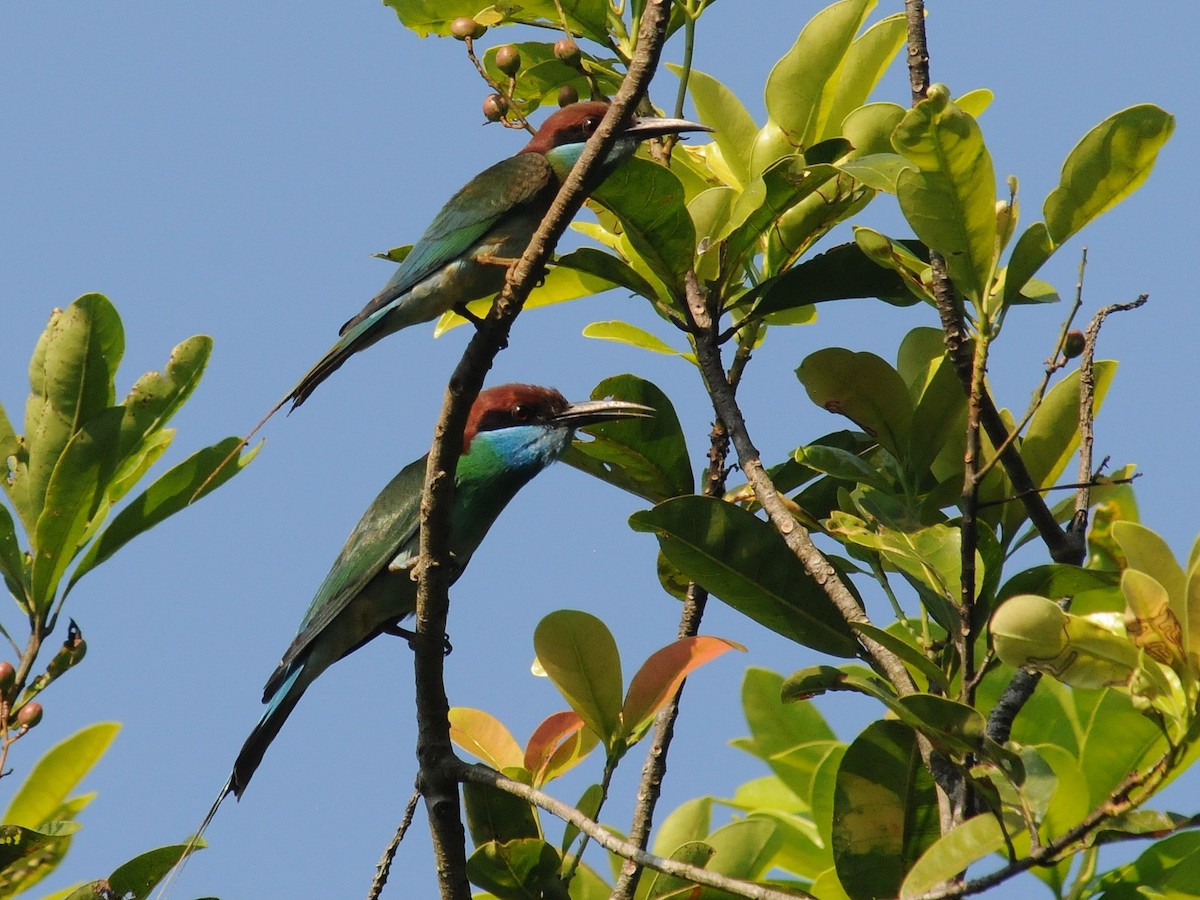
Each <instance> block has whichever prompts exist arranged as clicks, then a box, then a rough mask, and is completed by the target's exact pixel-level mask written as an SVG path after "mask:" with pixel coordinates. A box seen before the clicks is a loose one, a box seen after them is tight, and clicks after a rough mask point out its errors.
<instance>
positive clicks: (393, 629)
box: [380, 624, 454, 656]
mask: <svg viewBox="0 0 1200 900" xmlns="http://www.w3.org/2000/svg"><path fill="white" fill-rule="evenodd" d="M380 630H381V631H382V632H383V633H384V634H388V635H391V636H392V637H398V638H404V640H406V641H408V646H409V647H410V648H411V649H413V650H414V651H415V650H416V649H417V648H416V643H417V641H419V640H421V638H422V637H423V635H422V634H421V633H420V632H419V631H410V630H409V629H407V628H402V627H401V626H399V625H394V624H393V625H384V626H383V628H382V629H380ZM453 650H454V647H453V646H452V645H451V644H450V637H449V635H445V634H443V635H442V656H449V655H450V653H451V651H453Z"/></svg>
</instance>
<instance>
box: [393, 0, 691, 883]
mask: <svg viewBox="0 0 1200 900" xmlns="http://www.w3.org/2000/svg"><path fill="white" fill-rule="evenodd" d="M669 12H670V4H669V2H668V0H650V2H648V3H647V4H646V9H645V12H644V14H643V16H642V27H641V32H640V34H639V39H638V50H637V53H635V54H634V58H633V60H632V61H631V63H630V65H629V70H628V73H627V74H626V76H625V79H624V81H623V82H622V83H621V88H620V90H619V91H618V92H617V95H616V97H614V98H613V101H612V105H611V106H610V107H609V110H608V113H607V114H606V115H605V117H604V120H603V121H602V122H601V123H600V126H599V127H598V128H597V129H596V133H595V134H594V135H593V136H592V137H591V138H590V139H589V140H588V142H587V146H586V147H585V148H584V151H583V154H582V155H581V156H580V159H579V162H578V163H577V164H576V165H575V167H574V169H572V171H571V174H570V176H568V178H567V180H566V181H565V182H564V184H563V186H562V188H561V189H560V190H559V192H558V196H557V197H555V199H554V203H553V204H552V205H551V207H550V209H549V211H548V212H547V213H546V216H545V218H544V219H543V220H542V223H541V225H540V226H539V227H538V230H537V231H536V232H535V233H534V235H533V238H532V239H531V240H530V242H529V246H528V248H526V250H525V253H524V254H523V255H522V256H521V259H520V261H519V262H517V264H516V265H515V266H513V267H512V268H511V269H510V270H509V273H508V277H507V279H506V283H505V287H504V290H503V291H502V292H501V294H500V296H499V297H498V298H497V300H496V302H495V303H494V304H493V305H492V309H491V312H490V313H489V314H488V317H487V319H486V321H485V322H484V323H483V324H482V325H481V326H480V327H479V329H478V330H477V332H476V334H475V335H474V336H473V337H472V338H471V341H470V343H469V344H468V345H467V349H466V351H465V352H464V353H463V357H462V359H461V360H460V362H459V364H458V366H457V367H456V368H455V370H454V374H453V375H452V376H451V378H450V383H449V384H448V385H447V387H446V394H445V398H444V399H443V402H442V412H441V415H440V417H439V419H438V423H437V426H436V428H435V430H434V441H433V447H432V448H431V449H430V453H429V461H428V464H427V466H426V470H425V486H424V489H423V491H422V495H421V546H420V556H419V559H418V563H417V569H416V572H417V577H418V579H419V584H418V586H417V633H418V635H419V636H420V639H418V640H417V641H416V642H415V648H414V649H415V652H414V668H415V675H416V677H415V680H416V695H417V723H418V737H417V757H418V760H419V763H420V775H419V778H418V783H419V786H420V789H421V793H422V795H423V796H424V798H425V805H426V808H427V810H428V812H429V820H430V831H431V834H432V837H433V843H434V856H435V863H436V866H437V872H438V882H439V884H440V886H441V893H442V896H443V897H444V898H455V900H460V898H461V900H466V898H468V897H469V896H470V888H469V886H468V883H467V877H466V846H465V845H466V835H465V832H464V829H463V824H462V815H461V811H460V808H459V800H458V785H457V782H456V781H455V780H454V777H453V772H454V766H455V764H456V763H457V759H456V757H455V756H454V751H453V749H452V747H451V745H450V734H449V720H448V714H449V703H448V702H447V699H446V694H445V688H444V686H443V679H442V672H443V668H442V667H443V656H442V645H443V638H444V635H445V633H446V615H447V611H448V608H449V599H448V590H449V585H450V580H451V560H450V556H449V541H450V515H451V510H452V508H453V502H454V478H453V477H452V474H451V473H453V472H454V471H455V469H456V467H457V464H458V458H459V456H460V455H461V452H462V434H463V429H464V427H465V425H466V419H467V414H468V413H469V411H470V408H471V404H472V403H473V402H474V400H475V398H476V397H477V396H478V394H479V390H480V388H481V387H482V386H483V379H484V376H485V375H486V374H487V372H488V370H489V369H490V368H491V366H492V361H493V360H494V359H495V357H496V354H497V353H499V352H500V350H501V349H502V348H503V347H504V346H505V344H506V343H507V338H508V332H509V329H510V328H511V325H512V321H513V319H515V318H516V316H517V314H518V313H519V312H520V311H521V308H522V306H523V304H524V302H525V298H526V297H527V296H528V295H529V292H530V290H532V287H533V283H534V281H535V280H536V278H537V276H538V274H540V273H541V272H542V270H543V269H544V267H545V263H546V260H547V259H548V258H549V255H550V252H551V250H552V248H553V247H554V244H555V243H556V242H557V241H558V239H559V237H561V235H562V233H563V232H564V231H565V230H566V228H567V225H568V224H569V222H570V220H571V218H572V217H573V216H574V215H575V213H576V212H577V211H578V210H579V207H580V206H581V205H582V204H583V201H584V199H585V185H586V184H587V179H588V175H589V173H590V172H592V171H594V169H595V167H596V165H597V164H598V163H599V162H600V160H602V159H603V158H604V156H605V155H606V154H607V152H608V150H609V148H610V147H612V145H613V142H614V140H615V137H616V132H617V127H618V125H620V124H621V123H622V122H623V121H624V120H625V119H626V118H627V115H628V111H629V110H630V109H632V107H633V105H634V104H635V103H636V101H637V99H638V98H639V97H640V96H641V94H642V93H643V92H644V91H645V88H646V86H647V85H648V84H649V82H650V78H651V77H652V75H653V74H654V70H655V68H656V66H657V63H658V57H659V54H660V52H661V49H662V44H663V41H664V40H665V37H666V25H667V19H668V15H669Z"/></svg>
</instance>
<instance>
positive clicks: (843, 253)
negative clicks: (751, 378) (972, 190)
mask: <svg viewBox="0 0 1200 900" xmlns="http://www.w3.org/2000/svg"><path fill="white" fill-rule="evenodd" d="M900 243H902V244H904V245H905V246H907V247H909V248H910V249H911V250H912V251H913V252H914V253H918V254H920V253H922V252H924V254H925V257H926V259H928V256H929V251H928V250H925V248H924V245H922V244H921V243H920V242H919V241H901V242H900ZM858 297H876V298H878V299H880V300H882V301H884V302H885V303H890V304H892V305H893V306H911V305H912V304H914V303H916V302H917V301H918V300H919V299H920V298H919V297H917V296H915V295H914V294H913V293H912V292H911V291H910V290H909V289H908V287H907V284H906V282H905V281H904V279H902V278H901V277H900V276H899V275H897V274H896V273H895V272H894V271H891V270H888V269H884V268H881V267H879V266H875V265H872V264H871V261H870V259H869V258H868V257H867V255H866V254H865V253H863V251H862V249H861V248H860V247H859V246H858V245H857V244H838V245H837V246H836V247H831V248H830V249H828V250H826V251H825V252H824V253H821V254H818V255H817V256H814V257H813V258H812V259H807V260H805V261H803V262H801V263H798V264H797V265H795V266H793V267H792V268H790V269H788V270H787V271H785V272H784V273H783V274H781V275H776V276H775V277H774V278H769V279H767V280H766V281H764V282H763V283H762V284H760V285H758V287H756V288H754V289H753V290H752V291H749V292H748V293H747V294H746V296H745V297H742V298H741V299H740V300H739V304H748V303H751V302H753V303H754V304H755V305H754V307H753V310H752V313H751V314H752V315H754V316H767V315H771V314H772V313H777V312H782V311H784V310H790V309H795V308H797V307H800V306H806V305H808V304H810V303H824V302H827V301H830V300H848V299H852V298H858Z"/></svg>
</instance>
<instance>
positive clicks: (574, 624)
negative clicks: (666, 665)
mask: <svg viewBox="0 0 1200 900" xmlns="http://www.w3.org/2000/svg"><path fill="white" fill-rule="evenodd" d="M533 646H534V650H535V651H536V652H537V657H538V660H539V661H540V662H541V664H542V668H543V669H545V671H546V674H547V675H548V676H549V677H550V680H551V681H553V682H554V686H555V687H557V688H558V690H559V692H560V693H561V694H562V695H563V697H564V698H565V699H566V701H567V703H568V704H569V705H570V707H571V708H572V709H573V710H575V712H577V713H579V717H580V718H581V719H583V721H584V722H586V723H587V726H588V727H589V728H590V729H592V731H594V732H595V733H596V735H597V736H598V737H599V738H600V739H601V740H602V741H604V743H605V746H607V747H609V748H611V747H612V746H613V743H612V742H613V740H614V738H616V737H617V736H618V735H619V734H620V732H621V693H622V687H623V685H622V683H621V657H620V654H619V653H618V652H617V644H616V641H614V640H613V636H612V632H610V631H609V630H608V628H607V626H605V624H604V623H603V622H601V621H600V620H599V619H597V618H596V617H595V616H593V615H591V614H590V613H585V612H581V611H579V610H573V609H562V610H558V611H556V612H552V613H550V615H548V616H546V617H545V618H544V619H542V621H541V622H539V623H538V626H537V629H536V630H535V631H534V633H533Z"/></svg>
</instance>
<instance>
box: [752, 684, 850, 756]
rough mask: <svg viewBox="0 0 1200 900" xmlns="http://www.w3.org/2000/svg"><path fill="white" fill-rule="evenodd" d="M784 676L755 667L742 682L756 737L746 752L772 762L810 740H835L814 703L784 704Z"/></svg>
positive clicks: (754, 736) (753, 732) (753, 733)
mask: <svg viewBox="0 0 1200 900" xmlns="http://www.w3.org/2000/svg"><path fill="white" fill-rule="evenodd" d="M783 683H784V679H783V676H781V675H779V674H777V673H775V672H771V671H768V670H767V669H760V668H757V667H754V666H751V667H750V668H749V669H747V670H746V674H745V676H744V678H743V679H742V697H741V699H742V710H743V712H744V714H745V716H746V722H747V724H748V725H749V726H750V733H751V734H752V735H753V742H752V746H747V744H746V743H745V742H741V743H740V746H742V748H743V749H745V750H748V751H749V752H751V753H754V755H755V756H757V757H758V758H759V759H763V760H768V759H770V758H771V757H773V756H775V755H777V754H779V753H782V752H784V751H786V750H789V749H791V748H792V747H796V746H798V745H800V744H804V743H807V742H809V741H818V740H823V741H832V740H835V737H836V736H835V735H834V733H833V730H832V729H831V728H830V727H829V725H828V724H827V723H826V722H825V720H824V719H823V718H822V717H821V713H820V711H818V710H817V708H816V707H815V706H813V705H812V704H811V703H803V702H801V703H784V702H783V699H782V697H781V691H782V689H783Z"/></svg>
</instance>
